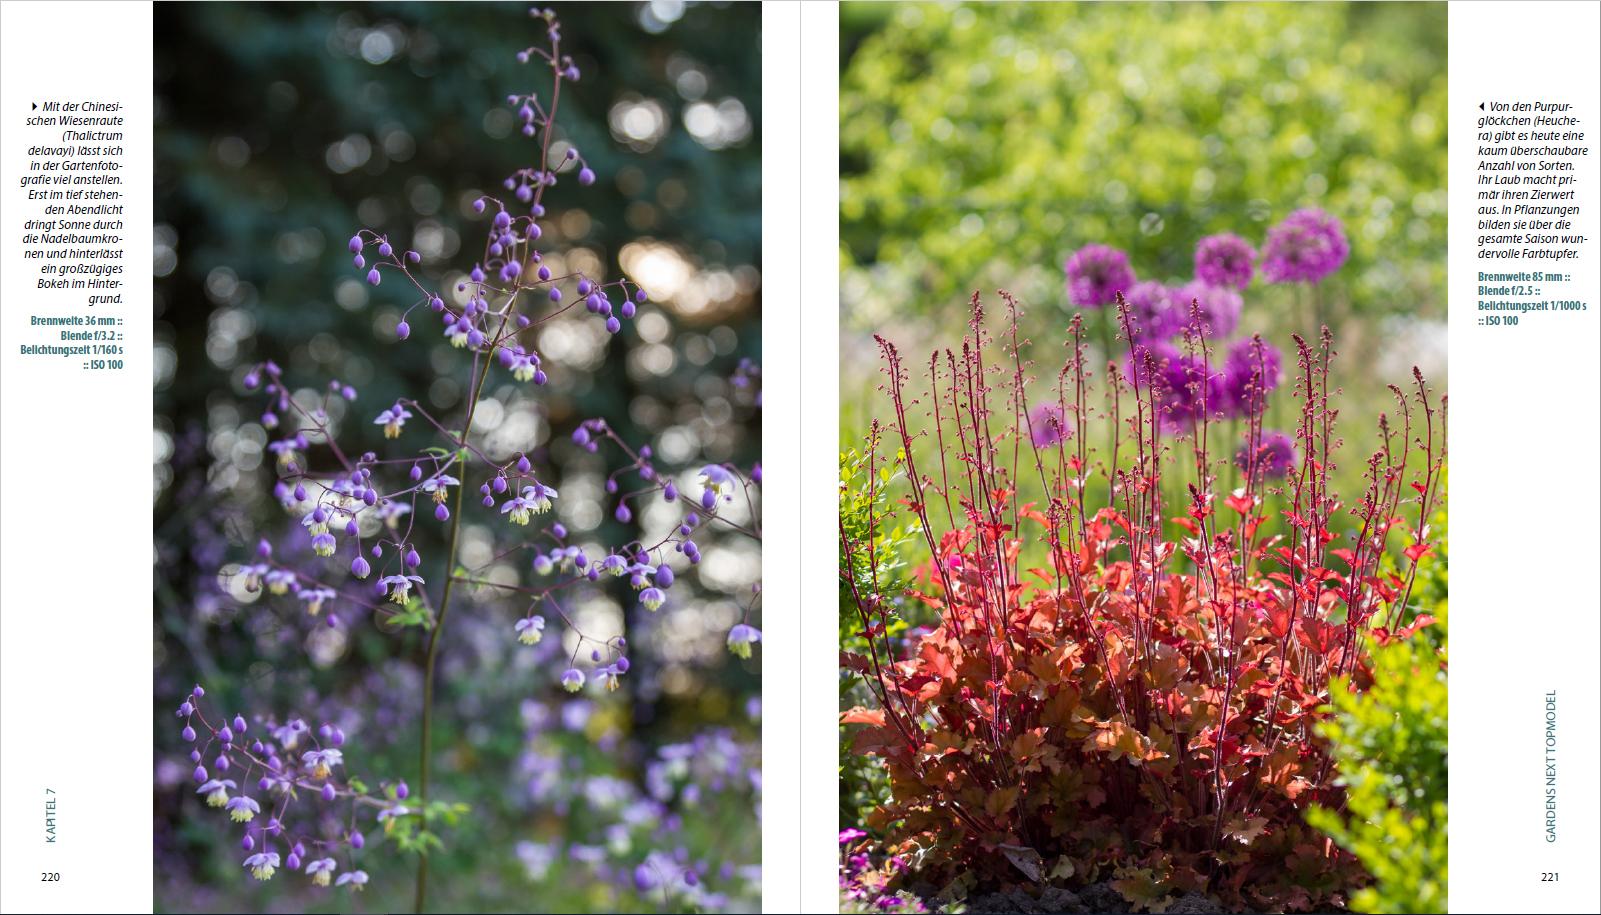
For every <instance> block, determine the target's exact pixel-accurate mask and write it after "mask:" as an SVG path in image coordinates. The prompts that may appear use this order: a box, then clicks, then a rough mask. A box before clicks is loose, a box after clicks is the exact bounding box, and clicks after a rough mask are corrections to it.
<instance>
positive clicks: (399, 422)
mask: <svg viewBox="0 0 1601 915" xmlns="http://www.w3.org/2000/svg"><path fill="white" fill-rule="evenodd" d="M408 419H411V411H410V410H407V409H406V408H405V407H403V406H401V405H400V404H398V403H397V404H395V405H394V406H392V407H390V408H389V409H387V410H385V411H384V412H382V413H380V414H378V418H377V419H375V420H373V425H376V426H383V427H384V438H399V437H400V430H401V428H402V427H404V426H405V425H406V420H408Z"/></svg>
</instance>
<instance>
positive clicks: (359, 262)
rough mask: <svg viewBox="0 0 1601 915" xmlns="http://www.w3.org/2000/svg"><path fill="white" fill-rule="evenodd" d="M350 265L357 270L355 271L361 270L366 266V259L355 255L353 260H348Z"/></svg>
mask: <svg viewBox="0 0 1601 915" xmlns="http://www.w3.org/2000/svg"><path fill="white" fill-rule="evenodd" d="M350 263H351V264H352V265H353V266H354V267H355V268H356V269H357V270H360V269H361V268H363V267H365V266H367V259H366V258H365V257H362V256H361V255H360V254H358V255H356V256H355V257H353V258H351V259H350Z"/></svg>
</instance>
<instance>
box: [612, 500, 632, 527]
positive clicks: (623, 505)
mask: <svg viewBox="0 0 1601 915" xmlns="http://www.w3.org/2000/svg"><path fill="white" fill-rule="evenodd" d="M613 516H614V517H616V519H617V520H618V521H619V522H621V523H623V524H627V523H628V522H630V521H632V520H634V513H633V512H631V511H629V510H628V503H627V502H619V503H617V511H616V512H614V513H613Z"/></svg>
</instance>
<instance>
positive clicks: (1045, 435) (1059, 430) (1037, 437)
mask: <svg viewBox="0 0 1601 915" xmlns="http://www.w3.org/2000/svg"><path fill="white" fill-rule="evenodd" d="M1072 434H1073V424H1072V423H1071V422H1069V421H1068V419H1067V415H1066V413H1064V412H1063V410H1062V407H1061V405H1060V404H1054V403H1042V404H1040V405H1039V406H1037V407H1035V408H1034V409H1032V410H1030V411H1028V437H1029V440H1030V441H1032V442H1033V443H1034V447H1036V448H1048V447H1050V446H1051V445H1055V444H1057V443H1058V442H1060V441H1062V440H1063V439H1065V438H1067V437H1068V436H1069V435H1072Z"/></svg>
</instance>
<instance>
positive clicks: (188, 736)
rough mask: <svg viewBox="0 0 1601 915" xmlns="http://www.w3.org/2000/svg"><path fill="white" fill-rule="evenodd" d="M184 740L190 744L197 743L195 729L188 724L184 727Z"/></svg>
mask: <svg viewBox="0 0 1601 915" xmlns="http://www.w3.org/2000/svg"><path fill="white" fill-rule="evenodd" d="M183 739H184V740H186V741H188V742H189V743H194V742H195V729H194V728H192V727H190V726H189V725H187V724H186V725H184V726H183Z"/></svg>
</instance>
